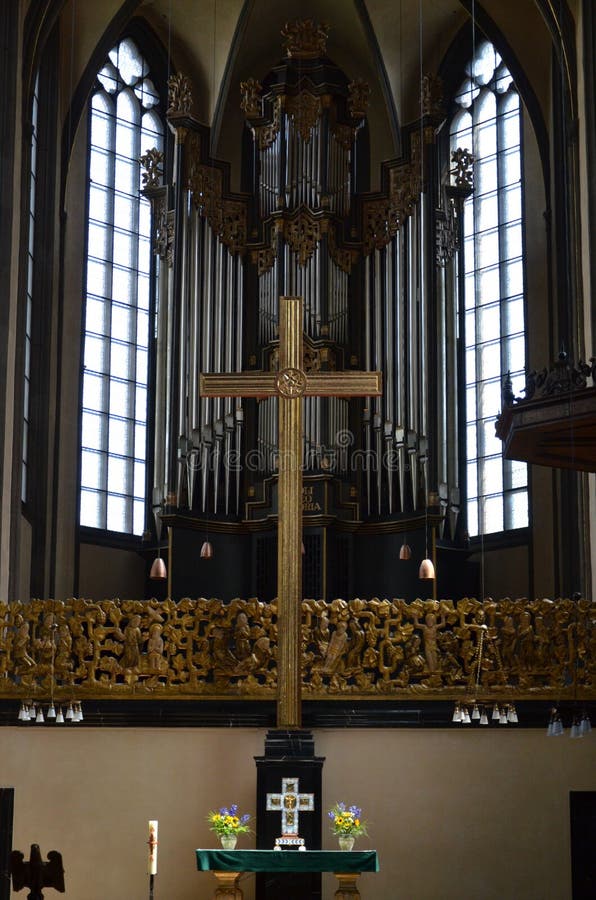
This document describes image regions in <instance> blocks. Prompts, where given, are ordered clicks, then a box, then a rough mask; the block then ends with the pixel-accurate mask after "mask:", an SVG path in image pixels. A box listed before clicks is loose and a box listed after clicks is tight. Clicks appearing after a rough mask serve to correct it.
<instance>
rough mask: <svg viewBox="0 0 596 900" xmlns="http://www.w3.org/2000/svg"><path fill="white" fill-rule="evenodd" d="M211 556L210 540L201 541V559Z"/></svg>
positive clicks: (211, 546)
mask: <svg viewBox="0 0 596 900" xmlns="http://www.w3.org/2000/svg"><path fill="white" fill-rule="evenodd" d="M212 556H213V545H212V543H211V541H203V546H202V547H201V559H211V557H212Z"/></svg>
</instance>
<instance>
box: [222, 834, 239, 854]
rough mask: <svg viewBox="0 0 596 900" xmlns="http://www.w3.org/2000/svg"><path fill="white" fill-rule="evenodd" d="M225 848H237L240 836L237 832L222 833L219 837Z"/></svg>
mask: <svg viewBox="0 0 596 900" xmlns="http://www.w3.org/2000/svg"><path fill="white" fill-rule="evenodd" d="M219 839H220V841H221V846H222V847H223V849H224V850H235V849H236V841H237V840H238V836H237V835H236V834H222V835H220V837H219Z"/></svg>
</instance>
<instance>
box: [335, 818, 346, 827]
mask: <svg viewBox="0 0 596 900" xmlns="http://www.w3.org/2000/svg"><path fill="white" fill-rule="evenodd" d="M335 824H336V825H339V826H340V827H341V826H342V825H343V824H344V820H343V818H342V816H337V817H336V819H335Z"/></svg>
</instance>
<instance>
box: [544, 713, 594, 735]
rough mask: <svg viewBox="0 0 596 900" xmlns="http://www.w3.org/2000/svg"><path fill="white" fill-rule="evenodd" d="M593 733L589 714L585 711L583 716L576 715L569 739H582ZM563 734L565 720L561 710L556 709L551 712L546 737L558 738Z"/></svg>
mask: <svg viewBox="0 0 596 900" xmlns="http://www.w3.org/2000/svg"><path fill="white" fill-rule="evenodd" d="M591 731H592V723H591V721H590V717H589V715H588V714H587V712H585V711H584V712H583V713H582V714H581V715H580V714H579V713H574V715H573V720H572V724H571V728H570V730H569V737H571V738H582V737H584V736H587V735H588V734H590V733H591ZM561 734H565V727H564V725H563V719H562V718H561V713H560V712H559V710H558V709H557V708H556V707H554V708H553V709H552V710H551V714H550V720H549V723H548V728H547V729H546V736H547V737H558V736H559V735H561Z"/></svg>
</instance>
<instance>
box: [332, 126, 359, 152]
mask: <svg viewBox="0 0 596 900" xmlns="http://www.w3.org/2000/svg"><path fill="white" fill-rule="evenodd" d="M331 134H332V135H333V137H334V138H335V140H336V141H337V143H338V144H339V145H340V146H341V147H343V148H344V150H351V149H352V144H353V143H354V137H355V131H354V129H353V128H352V127H351V126H350V125H345V124H344V123H343V122H334V123H333V125H332V126H331Z"/></svg>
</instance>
